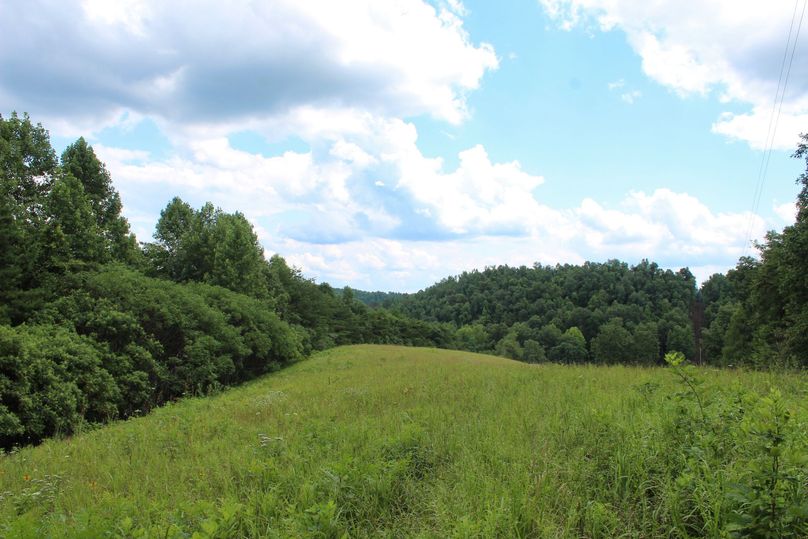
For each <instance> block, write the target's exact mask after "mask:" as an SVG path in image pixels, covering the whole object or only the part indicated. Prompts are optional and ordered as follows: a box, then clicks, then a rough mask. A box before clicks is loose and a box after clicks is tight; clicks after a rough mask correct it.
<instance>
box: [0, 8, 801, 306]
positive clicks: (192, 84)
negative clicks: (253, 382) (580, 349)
mask: <svg viewBox="0 0 808 539" xmlns="http://www.w3.org/2000/svg"><path fill="white" fill-rule="evenodd" d="M807 2H808V0H796V2H795V1H792V0H771V1H768V2H760V1H758V0H655V1H653V2H637V1H635V0H521V1H517V0H503V1H499V2H490V1H485V0H473V1H472V0H469V1H465V2H462V3H461V2H460V1H459V0H434V1H427V0H395V1H392V0H391V1H381V0H345V1H341V2H333V1H328V0H307V1H303V0H263V1H262V0H233V1H230V2H220V1H217V2H214V1H208V0H196V1H187V0H176V1H171V2H164V1H160V0H119V1H117V2H111V1H108V0H58V1H57V0H0V113H2V114H3V115H4V116H7V115H8V114H9V113H10V112H11V111H17V112H19V113H22V112H28V113H29V114H30V116H31V118H32V120H33V121H35V122H41V123H42V124H43V125H44V126H45V127H46V128H47V129H48V130H49V131H50V134H51V142H52V144H53V145H54V147H55V148H56V150H57V152H61V151H62V150H63V149H64V148H65V147H66V146H67V145H68V144H70V143H71V142H73V141H74V140H75V139H76V138H78V137H79V136H83V137H85V139H87V140H88V141H89V142H90V143H91V144H92V145H93V147H94V149H95V151H96V153H97V154H98V155H99V157H100V158H101V159H102V160H103V161H104V162H105V163H106V165H107V167H108V169H109V171H110V173H111V174H112V177H113V181H114V185H115V187H116V188H117V189H118V191H119V192H120V193H121V197H122V199H123V203H124V215H125V216H126V217H127V218H128V219H129V221H130V224H131V226H132V229H133V231H134V232H135V233H136V234H137V236H138V239H139V240H140V241H144V242H145V241H151V240H152V233H153V231H154V225H155V223H156V222H157V219H159V216H160V211H161V210H162V209H163V208H164V207H165V206H166V204H167V203H168V202H169V200H171V198H173V197H174V196H179V197H181V198H182V199H183V200H185V201H187V202H189V203H190V204H192V205H193V206H194V207H199V206H201V205H202V204H204V203H205V202H206V201H210V202H212V203H213V204H214V205H216V206H218V207H220V208H222V210H224V211H227V212H234V211H240V212H242V213H244V215H245V216H247V218H248V219H250V221H251V222H252V223H253V225H254V227H255V230H256V232H257V234H258V236H259V238H260V240H261V243H262V245H263V246H264V249H265V252H266V254H267V256H270V255H272V254H274V253H278V254H280V255H282V256H283V257H284V258H286V259H287V261H288V262H290V263H291V264H292V265H294V266H296V267H298V268H300V269H301V270H302V271H303V273H304V274H305V275H306V276H307V277H311V278H314V279H316V280H317V281H318V282H323V281H325V282H329V283H330V284H332V285H333V286H336V287H342V286H346V285H349V286H351V287H354V288H359V289H365V290H392V291H402V292H413V291H417V290H419V289H422V288H424V287H427V286H429V285H430V284H432V283H434V282H436V281H439V280H440V279H442V278H445V277H447V276H449V275H456V274H459V273H461V272H463V271H470V270H473V269H483V268H485V267H487V266H494V265H500V264H508V265H528V266H530V265H532V264H534V263H540V264H544V265H546V264H557V263H561V264H564V263H571V264H580V263H583V262H584V261H587V260H589V261H596V262H602V261H605V260H608V259H615V258H617V259H621V260H624V261H626V262H628V263H630V264H635V263H637V262H639V261H640V260H642V259H644V258H647V259H650V260H653V261H656V262H657V263H659V264H660V265H661V266H662V267H665V268H671V269H678V268H680V267H689V268H690V270H691V271H692V272H693V273H694V274H695V275H696V276H697V277H698V278H699V279H700V280H704V279H706V278H707V277H708V276H709V275H711V274H712V273H715V272H725V271H726V270H727V269H729V268H732V267H734V266H735V264H736V263H737V261H738V258H739V257H740V256H742V255H751V254H754V253H755V250H754V248H752V247H750V245H751V242H752V241H754V240H760V239H762V238H763V237H764V234H765V233H766V231H767V230H781V229H782V228H783V227H784V226H787V225H789V224H792V223H793V222H794V215H795V208H794V200H795V197H796V194H797V191H798V188H797V186H796V185H795V179H796V178H797V176H799V174H800V173H801V172H802V171H804V166H805V165H804V163H801V162H800V161H798V160H796V159H793V158H791V157H790V155H791V153H793V150H794V148H795V146H796V144H797V140H798V135H799V133H801V132H808V20H804V24H801V21H803V19H808V14H806V15H803V12H804V10H805V4H806V3H807ZM781 96H782V97H781ZM778 98H779V99H778Z"/></svg>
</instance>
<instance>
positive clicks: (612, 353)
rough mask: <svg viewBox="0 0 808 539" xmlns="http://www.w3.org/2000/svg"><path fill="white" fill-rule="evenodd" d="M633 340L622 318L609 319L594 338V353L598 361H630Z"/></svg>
mask: <svg viewBox="0 0 808 539" xmlns="http://www.w3.org/2000/svg"><path fill="white" fill-rule="evenodd" d="M633 341H634V340H633V338H632V336H631V333H630V332H629V331H628V330H627V329H626V328H625V327H623V321H622V320H621V319H619V318H615V319H612V320H609V321H608V322H606V323H605V324H603V325H602V326H601V327H600V331H598V334H597V335H596V336H595V338H594V339H592V355H593V356H594V358H595V361H597V362H598V363H622V362H629V361H631V358H632V351H633V350H632V349H633V344H634V342H633Z"/></svg>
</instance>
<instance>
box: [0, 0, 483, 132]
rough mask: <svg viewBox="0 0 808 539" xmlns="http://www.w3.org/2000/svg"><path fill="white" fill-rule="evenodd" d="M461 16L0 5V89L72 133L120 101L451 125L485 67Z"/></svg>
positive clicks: (405, 1) (130, 2) (452, 8)
mask: <svg viewBox="0 0 808 539" xmlns="http://www.w3.org/2000/svg"><path fill="white" fill-rule="evenodd" d="M462 13H463V11H462V6H461V4H459V2H450V3H448V4H444V5H443V6H442V7H438V8H436V7H434V6H433V5H431V4H429V3H427V2H424V1H422V0H402V1H400V2H375V1H373V0H351V1H347V2H328V1H316V2H296V1H293V0H273V1H269V2H251V1H248V0H237V1H234V2H227V3H222V2H214V1H208V0H203V1H201V2H200V1H194V2H189V1H177V2H160V1H157V0H126V1H124V2H112V3H111V2H102V1H98V0H84V1H78V0H68V1H65V2H55V3H54V2H49V1H47V0H32V1H30V2H4V4H3V17H2V18H0V97H2V101H3V102H5V103H13V104H14V105H15V107H19V108H20V109H21V110H27V111H29V112H31V113H34V114H36V115H37V117H40V118H50V117H56V116H59V117H62V118H65V119H66V120H67V122H66V123H68V124H69V125H61V124H57V123H56V122H53V123H51V122H49V125H51V128H52V129H54V130H55V129H57V128H64V129H65V130H67V131H69V126H70V125H72V126H73V127H74V130H82V129H84V130H85V133H86V130H87V129H88V128H90V129H92V130H97V129H98V128H99V125H101V124H108V123H111V122H115V121H116V120H117V119H119V118H120V117H121V115H122V114H123V113H124V111H134V112H136V113H140V114H145V115H150V116H153V117H157V118H161V119H163V120H164V121H165V122H168V123H172V122H175V123H183V124H188V123H192V124H203V125H204V124H213V125H221V124H225V123H235V122H239V121H241V120H244V119H245V118H248V117H249V118H262V117H263V118H265V119H266V118H273V117H276V116H278V115H288V114H289V113H290V111H295V110H296V109H298V108H301V107H304V108H305V107H314V108H318V109H324V108H337V109H340V108H349V109H350V108H360V109H362V110H368V111H371V112H373V113H375V114H385V115H398V116H401V115H404V116H406V115H418V114H429V115H432V116H434V117H436V118H439V119H442V120H446V121H449V122H453V123H457V122H460V121H462V120H463V118H465V117H466V115H467V110H466V97H465V96H466V93H467V92H469V91H471V90H473V89H475V88H477V87H478V85H479V84H480V81H481V78H482V77H483V75H484V74H485V72H486V71H488V70H492V69H496V68H497V66H498V59H497V56H496V54H495V52H494V49H493V47H492V46H491V45H489V44H485V43H482V44H474V43H472V42H471V41H470V38H469V36H468V34H467V33H466V31H465V30H464V28H463V24H462V18H461V17H462ZM66 21H70V22H69V24H66Z"/></svg>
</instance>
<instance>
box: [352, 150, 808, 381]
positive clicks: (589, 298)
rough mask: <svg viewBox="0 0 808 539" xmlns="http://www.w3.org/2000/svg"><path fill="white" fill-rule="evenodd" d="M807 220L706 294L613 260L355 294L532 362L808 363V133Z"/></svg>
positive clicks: (459, 341)
mask: <svg viewBox="0 0 808 539" xmlns="http://www.w3.org/2000/svg"><path fill="white" fill-rule="evenodd" d="M793 157H794V158H797V159H804V160H805V162H806V172H805V173H803V174H801V175H800V176H799V177H798V178H797V180H796V181H797V184H799V185H800V187H801V190H800V192H799V194H798V196H797V201H796V206H797V218H796V222H795V223H794V224H793V225H791V226H787V227H785V229H784V230H783V231H782V232H779V233H778V232H774V231H771V232H769V233H768V234H767V235H766V239H765V241H764V242H762V243H760V244H758V245H757V246H756V247H757V249H758V251H759V253H760V258H759V259H758V258H752V257H743V258H741V259H740V260H739V261H738V264H737V265H736V267H735V268H734V269H731V270H730V271H728V272H727V273H726V274H714V275H712V276H711V277H710V278H709V279H708V280H707V281H706V282H705V283H704V284H703V285H702V286H701V288H700V289H697V287H696V282H695V280H694V278H693V275H692V274H691V273H690V271H689V270H687V269H686V268H685V269H680V270H679V271H677V272H673V271H670V270H662V269H661V268H660V267H659V266H658V265H657V264H655V263H653V262H648V261H646V260H644V261H642V262H641V263H639V264H637V265H636V266H629V265H628V264H626V263H624V262H620V261H617V260H612V261H609V262H606V263H603V264H598V263H591V262H588V263H585V264H584V265H582V266H571V265H563V266H561V265H559V266H554V267H551V266H541V265H535V266H533V267H532V268H527V267H524V266H523V267H518V268H514V267H508V266H499V267H493V268H487V269H485V270H484V271H472V272H467V273H463V274H462V275H459V276H456V277H448V278H446V279H444V280H442V281H441V282H439V283H437V284H435V285H433V286H430V287H429V288H427V289H425V290H422V291H420V292H418V293H415V294H395V293H383V292H362V291H357V292H355V296H356V297H357V298H359V299H361V300H363V301H366V302H367V303H368V304H369V305H380V306H383V307H387V308H391V309H393V310H394V311H397V312H400V313H402V314H404V315H407V316H412V317H416V318H418V319H421V320H424V321H431V322H443V323H451V324H453V325H454V326H455V327H457V328H458V329H457V332H456V335H455V341H456V345H457V346H458V347H460V348H463V349H466V350H473V351H481V352H482V351H490V352H495V353H497V354H499V355H504V356H507V357H511V358H514V359H522V360H525V361H543V360H545V359H549V360H551V361H560V362H582V361H595V362H598V363H601V362H602V363H609V362H628V363H645V364H654V363H657V362H659V361H660V359H661V358H662V357H663V356H664V354H665V353H666V352H667V351H669V350H677V351H681V352H683V353H684V354H685V355H686V356H687V357H688V358H689V359H691V360H695V361H698V362H700V363H707V364H713V365H736V366H741V365H744V366H753V367H770V366H773V365H776V366H787V367H806V366H808V134H803V135H801V142H800V143H799V144H798V145H797V149H796V151H795V152H794V154H793Z"/></svg>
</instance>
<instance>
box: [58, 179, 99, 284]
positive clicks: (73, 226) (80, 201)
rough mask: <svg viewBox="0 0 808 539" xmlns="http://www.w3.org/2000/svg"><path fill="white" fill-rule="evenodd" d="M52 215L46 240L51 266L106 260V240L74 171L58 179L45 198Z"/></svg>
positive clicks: (59, 266) (60, 266)
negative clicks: (70, 262)
mask: <svg viewBox="0 0 808 539" xmlns="http://www.w3.org/2000/svg"><path fill="white" fill-rule="evenodd" d="M45 212H46V214H47V216H48V219H47V222H46V225H45V230H44V235H45V239H44V241H43V244H44V247H45V256H46V258H47V262H46V264H47V267H49V268H52V269H58V268H62V267H63V266H64V265H65V264H66V263H67V262H68V261H70V260H81V261H85V262H104V261H105V260H106V253H105V250H104V245H103V239H102V237H101V234H100V233H99V230H98V225H97V224H96V221H95V216H94V215H93V210H92V206H91V205H90V201H89V199H88V198H87V196H86V195H85V193H84V188H83V186H82V184H81V182H79V181H78V180H77V179H76V178H75V177H74V176H73V175H72V174H65V175H63V176H61V177H60V178H59V179H57V180H56V181H55V182H54V184H53V188H52V189H51V191H50V193H48V197H47V199H46V200H45Z"/></svg>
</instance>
